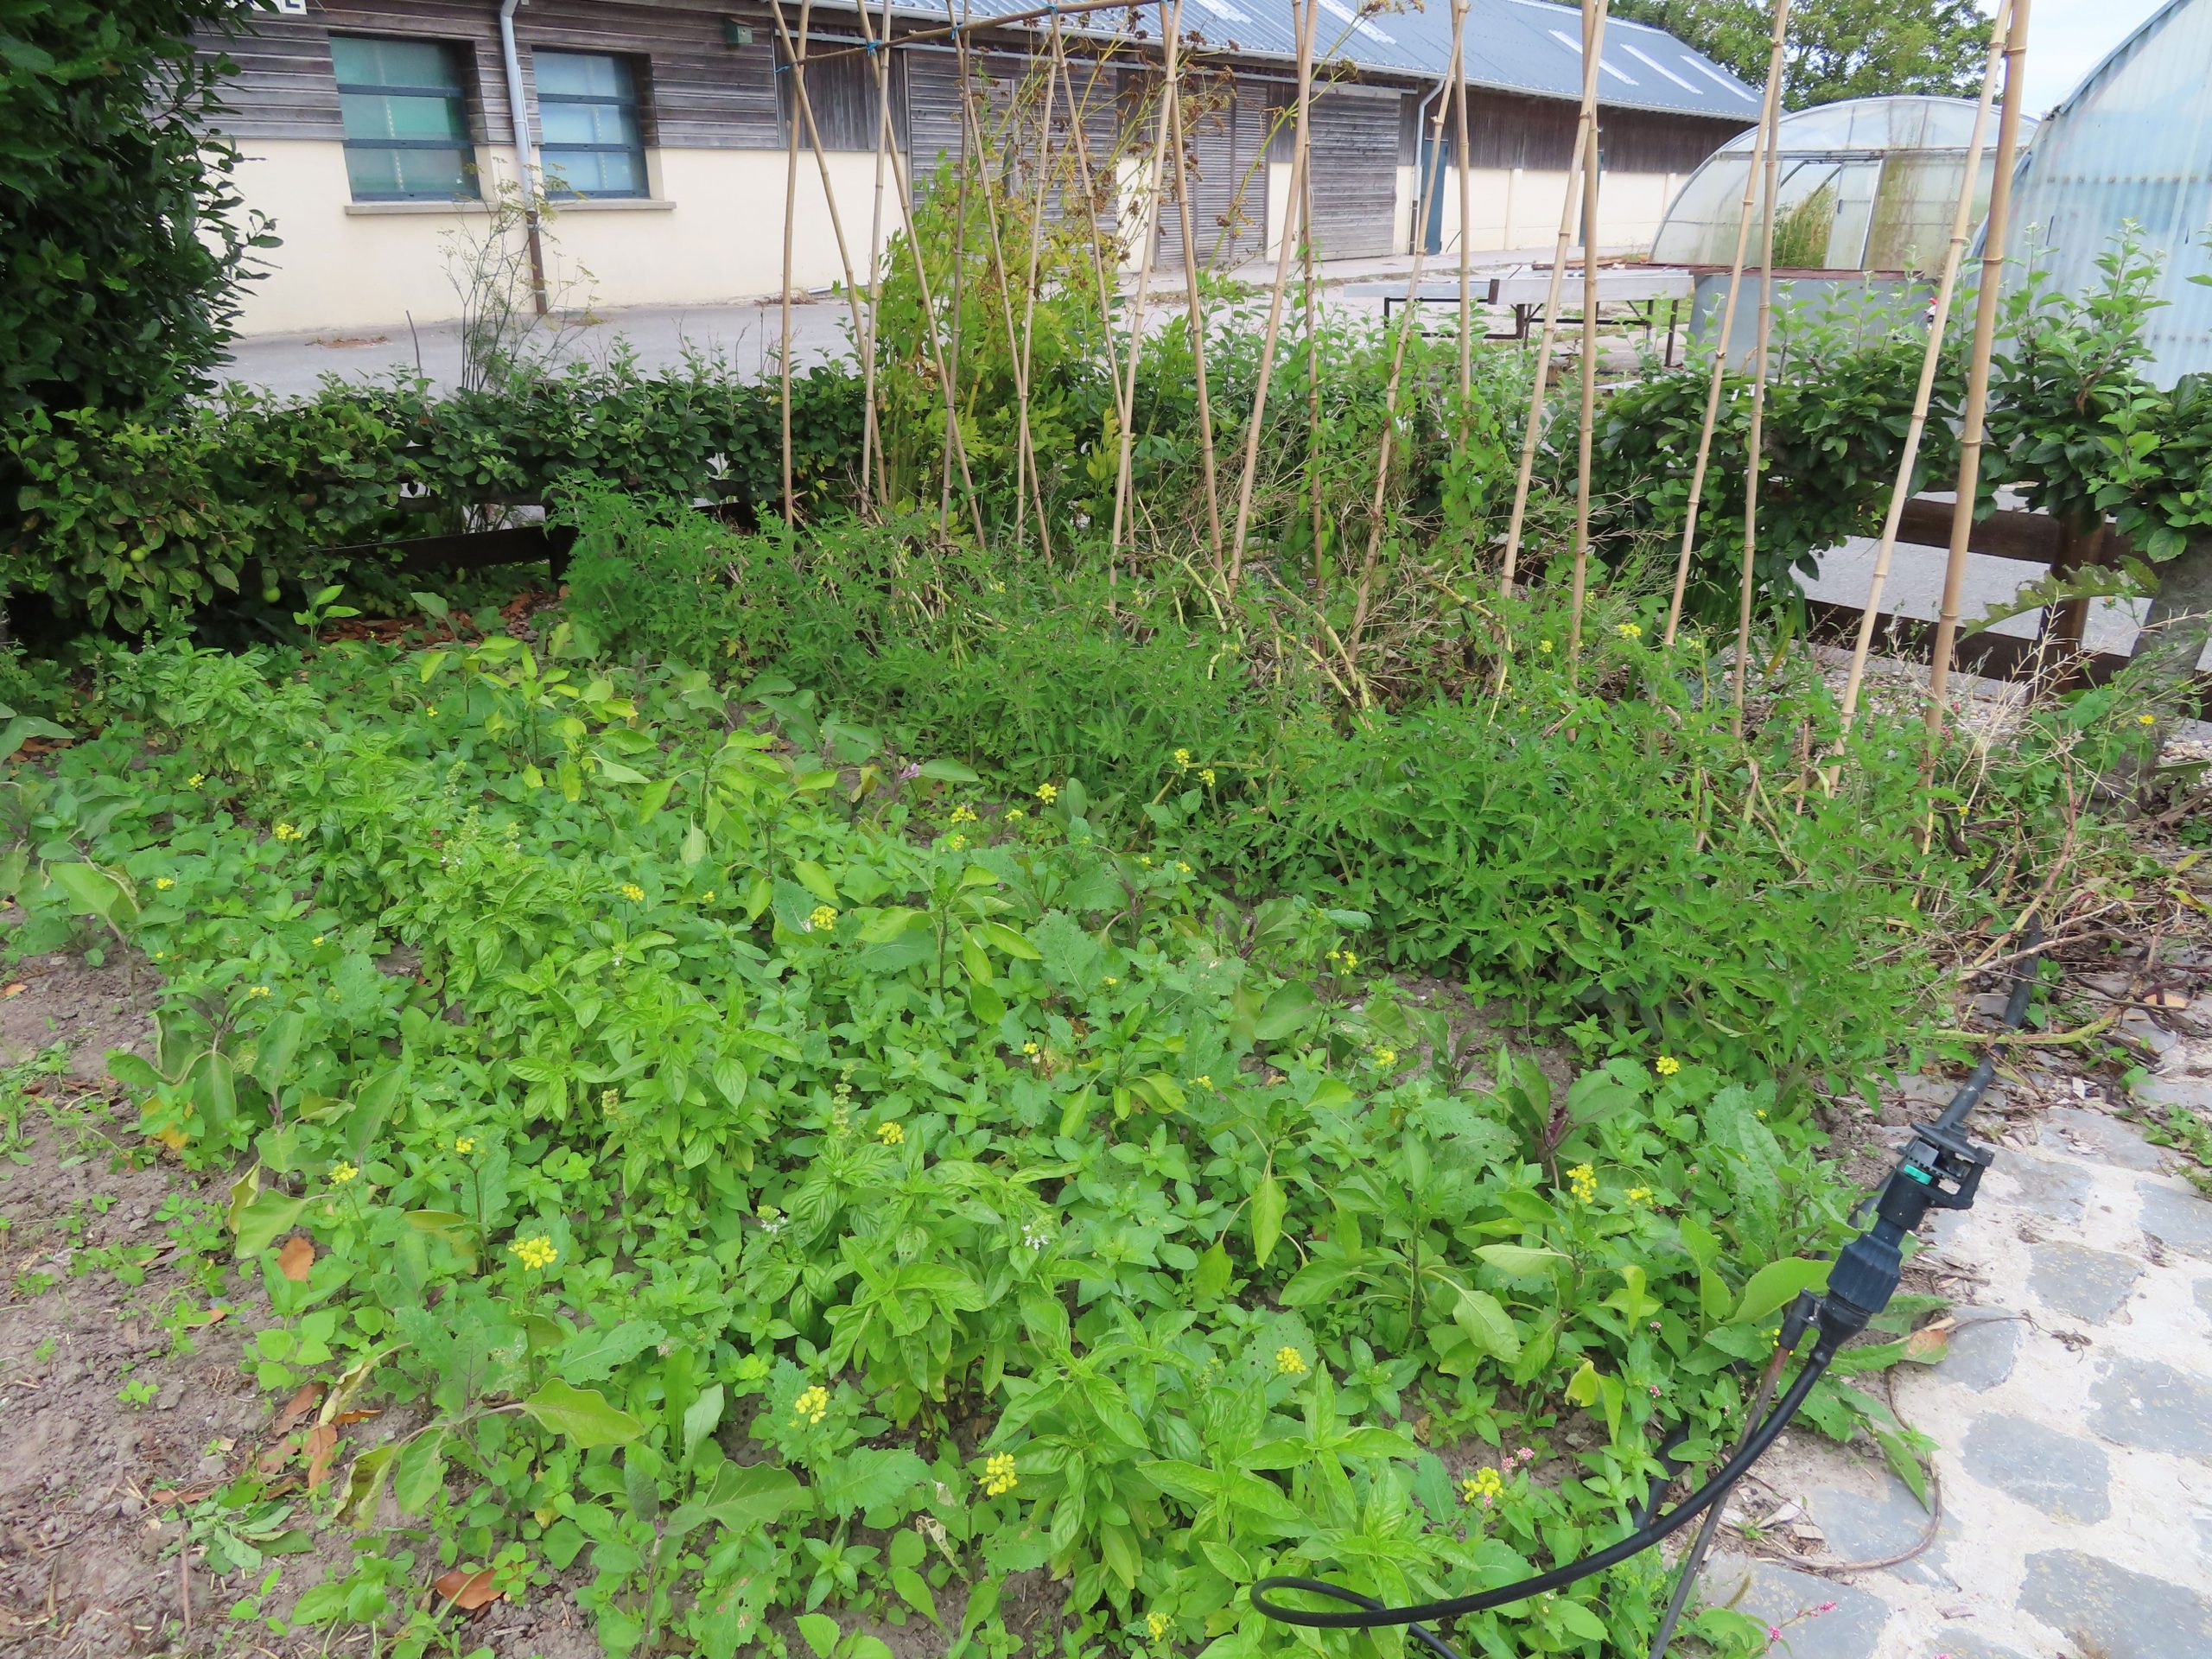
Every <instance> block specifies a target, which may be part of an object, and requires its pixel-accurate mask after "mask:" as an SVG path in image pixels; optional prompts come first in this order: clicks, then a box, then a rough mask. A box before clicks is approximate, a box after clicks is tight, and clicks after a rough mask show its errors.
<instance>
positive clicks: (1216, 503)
mask: <svg viewBox="0 0 2212 1659" xmlns="http://www.w3.org/2000/svg"><path fill="white" fill-rule="evenodd" d="M1167 52H1168V55H1169V57H1170V58H1171V59H1173V57H1174V56H1175V54H1176V42H1175V41H1174V40H1173V38H1172V37H1171V38H1170V39H1169V41H1168V42H1167ZM1167 108H1168V113H1169V114H1170V116H1171V117H1172V118H1173V121H1174V130H1173V131H1172V132H1170V133H1169V134H1168V140H1167V143H1168V148H1169V149H1170V150H1172V151H1173V154H1174V156H1175V215H1176V221H1177V226H1176V228H1177V229H1178V230H1179V232H1181V235H1182V238H1183V298H1184V302H1185V313H1186V315H1188V316H1189V318H1190V323H1191V375H1192V391H1195V392H1196V393H1197V394H1198V464H1199V469H1200V471H1201V473H1202V474H1203V475H1204V480H1205V486H1206V550H1207V551H1208V552H1209V553H1211V555H1212V556H1213V570H1214V575H1216V576H1217V577H1218V576H1219V575H1221V572H1222V565H1221V486H1220V483H1219V481H1218V480H1217V478H1216V477H1215V467H1214V454H1213V404H1212V401H1211V398H1210V397H1208V395H1207V391H1206V319H1205V302H1203V301H1202V300H1201V299H1200V298H1199V296H1198V242H1197V239H1196V238H1194V237H1193V235H1192V226H1191V180H1190V175H1189V172H1188V171H1187V169H1186V168H1185V165H1184V162H1185V149H1184V146H1185V143H1186V140H1185V137H1184V133H1183V100H1182V98H1181V97H1180V96H1179V94H1178V93H1177V92H1176V90H1175V78H1174V75H1173V73H1170V75H1169V77H1168V104H1167Z"/></svg>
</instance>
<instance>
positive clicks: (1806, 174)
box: [1651, 0, 2207, 275]
mask: <svg viewBox="0 0 2212 1659" xmlns="http://www.w3.org/2000/svg"><path fill="white" fill-rule="evenodd" d="M2187 3H2195V4H2199V5H2200V6H2202V5H2204V4H2206V3H2207V0H2187ZM2023 125H2024V128H2025V127H2026V126H2028V125H2029V124H2026V123H2024V124H2023ZM1973 133H1974V101H1973V100H1972V99H1962V98H1927V97H1917V96H1915V97H1899V98H1854V99H1846V100H1844V101H1843V102H1841V103H1837V104H1823V105H1820V106H1818V107H1817V108H1815V109H1809V110H1800V111H1796V113H1794V114H1789V115H1785V116H1783V118H1782V119H1781V122H1780V124H1779V125H1778V127H1777V137H1776V143H1777V156H1778V160H1777V194H1776V202H1777V218H1776V222H1775V239H1774V263H1775V268H1776V269H1777V270H1794V271H1804V272H1822V273H1827V274H1830V275H1835V274H1841V273H1847V272H1849V273H1858V272H1862V271H1884V272H1897V273H1903V272H1916V271H1925V270H1932V269H1934V268H1935V266H1936V264H1938V263H1940V261H1941V260H1942V254H1943V247H1944V245H1945V243H1947V242H1948V240H1949V239H1950V234H1951V219H1952V216H1953V214H1954V213H1955V211H1956V209H1957V206H1958V200H1959V183H1960V181H1961V179H1962V178H1963V177H1964V176H1965V175H1966V167H1967V149H1968V147H1969V145H1970V143H1971V142H1972V138H1973ZM1757 136H1758V134H1757V129H1753V130H1750V131H1746V132H1744V133H1741V134H1738V136H1737V137H1734V138H1732V139H1730V140H1729V141H1728V143H1725V144H1723V145H1722V146H1721V147H1720V148H1719V149H1717V150H1715V151H1714V152H1713V155H1712V156H1710V157H1708V158H1707V161H1706V162H1705V164H1704V165H1703V166H1701V167H1700V168H1698V170H1697V171H1696V172H1695V173H1694V174H1692V175H1690V180H1689V182H1688V183H1687V184H1685V185H1684V186H1683V187H1682V188H1681V194H1679V195H1677V196H1676V197H1675V201H1674V205H1673V207H1670V208H1669V209H1668V212H1667V217H1666V219H1665V220H1664V221H1663V222H1662V224H1661V226H1660V227H1659V233H1658V236H1657V238H1656V239H1655V241H1654V242H1653V245H1652V249H1651V257H1652V259H1653V260H1654V262H1655V263H1657V264H1667V265H1690V266H1700V265H1703V266H1719V267H1722V268H1723V269H1725V268H1726V266H1727V265H1728V264H1730V262H1731V261H1732V259H1733V258H1734V257H1735V251H1736V229H1737V226H1738V223H1739V222H1740V220H1741V219H1742V216H1743V203H1744V183H1745V170H1746V169H1747V168H1749V167H1750V165H1751V149H1752V145H1753V143H1754V141H1755V139H1756V137H1757ZM1995 137H1996V132H1995V122H1994V121H1992V122H1991V124H1990V129H1989V132H1988V134H1987V138H1986V143H1985V147H1984V150H1983V157H1982V162H1981V176H1980V180H1979V181H1977V183H1976V187H1975V194H1976V206H1975V208H1974V213H1975V216H1976V218H1977V219H1979V218H1980V215H1981V213H1983V212H1984V211H1985V210H1986V207H1987V205H1988V201H1989V184H1990V180H1991V177H1992V176H1993V171H1994V160H1993V155H1992V152H1993V149H1994V148H1995ZM1749 258H1750V261H1751V263H1752V264H1757V263H1758V234H1757V227H1756V226H1754V232H1753V236H1752V238H1751V245H1750V249H1749Z"/></svg>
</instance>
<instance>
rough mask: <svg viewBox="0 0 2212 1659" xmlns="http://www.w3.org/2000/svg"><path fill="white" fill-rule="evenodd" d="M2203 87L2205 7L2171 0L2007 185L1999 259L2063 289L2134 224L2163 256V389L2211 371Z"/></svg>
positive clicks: (2211, 156)
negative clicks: (2007, 227) (2008, 207)
mask: <svg viewBox="0 0 2212 1659" xmlns="http://www.w3.org/2000/svg"><path fill="white" fill-rule="evenodd" d="M2208 80H2212V0H2172V3H2171V4H2169V5H2167V6H2165V7H2164V8H2163V9H2162V10H2160V11H2158V14H2157V15H2156V16H2153V17H2152V18H2151V20H2150V21H2149V22H2146V23H2145V24H2144V25H2143V27H2142V28H2140V29H2138V30H2136V31H2135V33H2134V34H2133V35H2131V36H2129V37H2128V39H2127V40H2126V41H2125V42H2124V43H2123V44H2122V45H2121V46H2120V48H2119V49H2118V50H2116V51H2115V52H2113V54H2112V55H2111V56H2110V57H2108V58H2107V59H2106V60H2104V62H2102V63H2101V64H2100V65H2099V66H2098V67H2096V68H2095V69H2094V70H2093V71H2092V72H2091V73H2090V74H2089V76H2088V79H2086V80H2084V81H2083V82H2082V85H2081V86H2079V87H2077V88H2075V92H2074V93H2073V95H2072V96H2071V97H2070V98H2069V99H2067V100H2066V101H2065V102H2064V103H2063V104H2061V105H2059V106H2058V107H2057V108H2056V110H2054V111H2051V113H2050V116H2049V117H2048V118H2046V120H2045V121H2044V126H2043V130H2042V132H2041V133H2040V134H2039V135H2038V137H2037V140H2036V143H2035V144H2034V146H2033V148H2031V149H2029V151H2028V152H2027V154H2026V156H2024V158H2023V159H2022V161H2021V163H2020V170H2019V172H2018V175H2016V178H2017V182H2016V185H2015V193H2016V194H2014V197H2013V200H2012V235H2011V237H2010V238H2008V247H2007V250H2006V251H2007V252H2008V253H2010V254H2011V256H2012V257H2013V258H2014V259H2016V260H2022V261H2030V262H2032V263H2033V264H2034V265H2035V266H2036V267H2037V268H2038V269H2040V270H2044V271H2047V272H2048V273H2049V274H2050V278H2051V280H2052V283H2053V284H2054V286H2056V288H2057V289H2060V290H2062V291H2063V292H2065V293H2069V294H2080V293H2082V292H2084V291H2086V290H2087V289H2090V288H2091V287H2093V286H2094V285H2095V283H2097V282H2098V280H2099V277H2100V273H2099V271H2098V269H2097V261H2098V259H2099V258H2100V257H2102V256H2103V255H2104V253H2105V252H2106V251H2107V249H2109V248H2110V246H2111V245H2112V239H2113V238H2114V237H2115V236H2117V235H2119V234H2120V232H2122V231H2123V230H2124V229H2125V228H2126V226H2129V225H2131V224H2132V225H2133V226H2137V227H2138V229H2139V232H2140V235H2141V237H2142V239H2143V243H2144V245H2145V248H2146V249H2147V250H2149V251H2152V252H2155V253H2157V254H2158V255H2160V256H2161V257H2162V264H2161V265H2160V268H2159V272H2158V280H2157V284H2156V288H2155V290H2154V296H2155V297H2156V298H2157V299H2158V301H2159V302H2160V303H2159V305H2158V308H2157V309H2155V310H2153V311H2152V313H2151V315H2150V317H2149V319H2148V321H2147V336H2148V341H2149V344H2150V346H2151V349H2152V362H2151V365H2150V367H2151V372H2152V376H2153V378H2156V379H2157V380H2158V382H2159V383H2160V384H2161V385H2171V384H2172V383H2173V382H2174V381H2175V380H2177V379H2178V378H2180V377H2181V376H2183V375H2184V374H2189V373H2193V372H2202V370H2204V369H2206V368H2207V367H2212V288H2208V287H2206V286H2205V283H2206V281H2207V274H2208V273H2212V254H2209V253H2208V250H2207V247H2206V245H2205V239H2204V238H2205V232H2206V227H2207V226H2208V224H2212V105H2208V104H2207V103H2206V102H2205V99H2204V96H2203V89H2204V86H2205V84H2206V82H2207V81H2208ZM1737 176H1738V178H1739V179H1740V178H1741V177H1742V175H1741V174H1740V173H1738V175H1737ZM1693 188H1694V187H1693ZM1663 234H1664V232H1662V235H1663Z"/></svg>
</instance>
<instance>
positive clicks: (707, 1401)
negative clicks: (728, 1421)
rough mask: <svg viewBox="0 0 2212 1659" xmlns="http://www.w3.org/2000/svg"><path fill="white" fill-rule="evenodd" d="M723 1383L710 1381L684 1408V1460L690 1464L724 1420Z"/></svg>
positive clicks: (686, 1463)
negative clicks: (708, 1437)
mask: <svg viewBox="0 0 2212 1659" xmlns="http://www.w3.org/2000/svg"><path fill="white" fill-rule="evenodd" d="M722 1400H723V1394H722V1385H721V1383H709V1384H708V1385H707V1386H706V1387H705V1388H703V1389H700V1390H699V1397H698V1398H697V1399H696V1400H694V1401H693V1402H691V1403H690V1405H689V1406H686V1407H685V1408H684V1409H683V1461H684V1463H685V1465H687V1466H688V1465H690V1462H691V1460H692V1459H693V1458H694V1457H696V1455H697V1454H698V1451H699V1447H700V1446H702V1444H703V1443H704V1442H705V1440H706V1438H707V1436H709V1434H711V1433H714V1432H715V1429H716V1428H717V1427H720V1426H721V1421H722Z"/></svg>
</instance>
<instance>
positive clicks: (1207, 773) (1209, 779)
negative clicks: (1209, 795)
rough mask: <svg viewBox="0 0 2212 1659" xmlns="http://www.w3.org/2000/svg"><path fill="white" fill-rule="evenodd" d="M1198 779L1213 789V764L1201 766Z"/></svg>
mask: <svg viewBox="0 0 2212 1659" xmlns="http://www.w3.org/2000/svg"><path fill="white" fill-rule="evenodd" d="M1198 781H1199V782H1200V783H1202V784H1204V785H1205V786H1206V787H1207V788H1208V789H1211V788H1212V787H1213V768H1212V767H1211V766H1201V767H1200V768H1199V769H1198Z"/></svg>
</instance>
